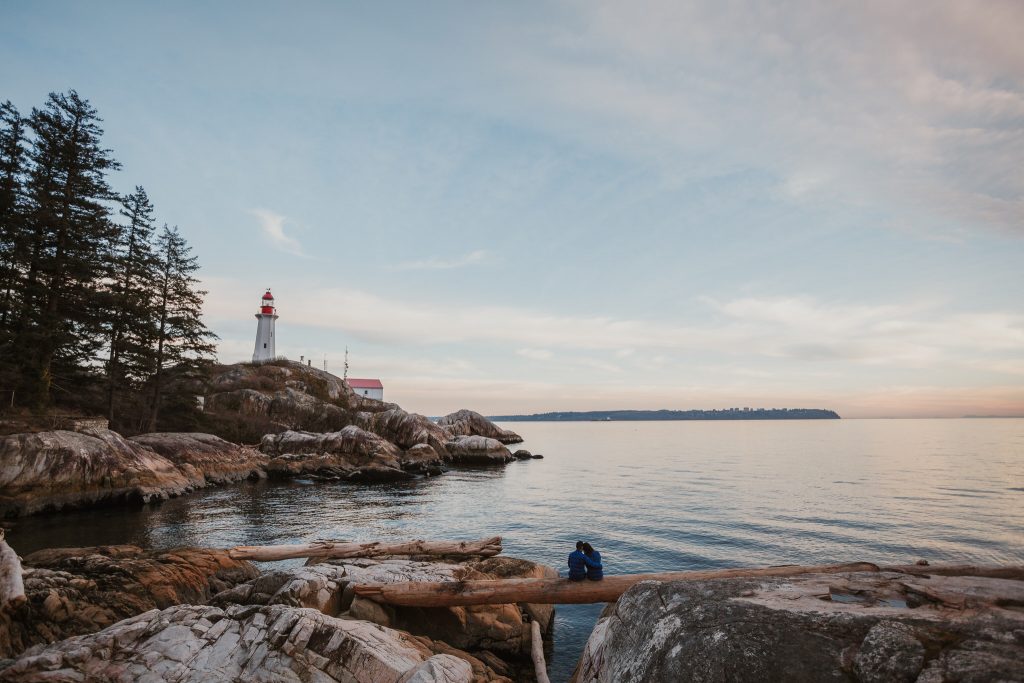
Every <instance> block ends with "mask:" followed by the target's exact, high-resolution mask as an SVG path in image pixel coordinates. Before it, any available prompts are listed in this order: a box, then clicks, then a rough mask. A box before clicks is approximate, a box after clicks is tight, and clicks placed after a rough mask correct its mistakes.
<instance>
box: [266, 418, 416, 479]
mask: <svg viewBox="0 0 1024 683" xmlns="http://www.w3.org/2000/svg"><path fill="white" fill-rule="evenodd" d="M260 450H261V451H263V453H265V454H266V455H267V456H269V457H270V460H269V461H268V462H267V465H266V467H267V472H268V473H269V474H270V475H271V476H296V475H301V474H312V475H315V476H318V477H323V478H331V479H347V480H350V481H395V480H401V479H410V478H412V477H413V474H412V473H411V472H407V471H405V470H404V469H403V468H402V464H403V462H412V464H415V465H419V463H418V462H417V461H415V460H414V461H410V460H409V459H408V457H407V456H406V454H405V453H403V452H402V450H401V449H400V448H398V447H397V446H395V445H394V444H392V443H389V442H388V441H385V440H384V439H382V438H381V437H379V436H377V435H376V434H373V433H371V432H367V431H365V430H363V429H360V428H359V427H356V426H354V425H350V426H348V427H345V428H344V429H341V430H339V431H336V432H328V433H326V434H314V433H312V432H293V431H287V432H283V433H281V434H267V435H265V436H264V437H263V440H262V441H261V442H260Z"/></svg>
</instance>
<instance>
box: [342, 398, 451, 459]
mask: <svg viewBox="0 0 1024 683" xmlns="http://www.w3.org/2000/svg"><path fill="white" fill-rule="evenodd" d="M361 417H362V419H361V420H360V422H359V426H360V427H362V428H363V429H365V430H367V431H370V432H373V433H374V434H378V435H380V436H382V437H384V438H385V439H387V440H388V441H390V442H391V443H393V444H395V445H396V446H398V447H399V448H412V447H413V446H415V445H417V444H421V443H423V444H427V445H428V446H430V447H431V448H433V449H434V452H436V453H437V454H438V455H440V456H441V457H442V458H447V456H448V451H447V449H446V443H447V442H448V439H449V438H450V437H449V435H448V432H446V431H445V430H444V429H442V428H441V427H439V426H438V425H436V424H434V423H433V422H431V421H430V419H429V418H427V417H426V416H424V415H419V414H417V413H407V412H406V411H404V410H402V409H401V408H399V407H398V406H396V405H394V404H391V405H390V407H389V408H388V409H387V410H384V411H380V412H375V413H365V414H363V415H362V416H361Z"/></svg>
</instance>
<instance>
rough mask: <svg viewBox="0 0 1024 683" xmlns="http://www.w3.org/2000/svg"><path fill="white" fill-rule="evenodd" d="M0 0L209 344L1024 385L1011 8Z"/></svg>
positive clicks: (906, 393)
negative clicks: (104, 162)
mask: <svg viewBox="0 0 1024 683" xmlns="http://www.w3.org/2000/svg"><path fill="white" fill-rule="evenodd" d="M720 5H721V4H720V3H714V2H710V1H703V2H691V3H678V2H668V1H665V2H641V3H611V2H607V3H606V2H594V3H576V2H564V3H562V2H550V3H547V2H545V3H528V4H521V3H516V4H509V5H506V4H496V5H490V4H454V3H434V4H431V5H429V6H427V5H421V4H413V3H410V4H407V5H395V4H392V5H357V4H352V5H345V4H338V3H327V2H305V3H296V4H289V5H283V4H279V3H269V2H245V3H242V2H222V3H216V4H207V3H198V2H180V3H174V4H173V5H163V6H160V5H149V4H143V3H132V2H104V3H76V2H61V1H53V2H38V3H14V2H7V3H3V4H0V59H2V61H3V64H4V65H5V68H4V70H3V72H2V73H0V101H2V100H5V99H10V100H11V101H12V102H13V103H14V104H15V105H16V106H17V107H18V108H19V109H21V111H22V112H23V113H26V114H27V113H28V111H29V110H30V109H31V108H32V107H33V106H41V105H42V104H43V102H44V101H45V99H46V96H47V93H48V92H51V91H63V90H67V89H71V88H74V89H77V90H78V92H79V93H80V94H81V95H82V96H83V97H85V98H87V99H89V100H90V102H91V103H92V104H93V105H94V106H95V107H96V108H97V109H98V110H99V113H100V116H102V117H103V118H104V127H105V130H106V134H105V138H104V142H105V145H106V146H107V147H109V148H111V149H112V150H113V151H114V154H115V156H116V158H117V159H118V160H119V161H121V162H122V164H123V168H122V169H121V170H120V171H117V172H115V173H113V174H112V175H111V182H112V185H113V186H114V187H115V189H117V190H118V191H120V192H129V191H131V190H132V189H133V188H134V186H135V185H136V184H140V185H143V186H144V187H145V188H146V190H147V192H148V193H149V196H150V197H151V198H152V200H153V203H154V204H155V207H156V212H155V213H156V216H157V219H158V221H159V222H161V223H163V222H167V223H169V224H171V225H178V226H179V227H180V230H181V233H182V234H183V235H184V236H185V237H186V238H187V239H188V241H189V243H190V244H192V245H193V247H194V249H195V253H196V254H197V256H198V257H199V259H200V263H201V264H202V277H203V281H204V285H205V287H206V288H207V289H208V290H209V295H208V297H207V305H206V321H207V324H208V325H209V326H210V327H211V328H212V329H213V330H214V331H215V332H216V333H217V334H219V335H220V337H221V341H220V345H219V357H220V360H221V361H222V362H236V361H245V360H249V359H250V358H251V356H252V353H253V344H254V339H255V334H256V320H255V318H254V314H255V313H256V310H257V306H258V304H259V301H260V296H261V295H262V294H263V292H264V291H265V289H266V288H267V287H270V288H271V289H272V290H273V293H274V296H275V300H276V306H277V309H278V314H279V315H280V319H279V320H278V321H277V324H276V344H277V349H276V351H277V353H278V354H282V355H285V356H288V357H290V358H292V359H295V360H298V358H299V356H300V355H302V356H305V357H307V358H311V359H313V363H314V365H318V366H322V360H323V358H324V356H326V357H327V359H328V369H329V370H331V371H333V372H335V373H336V374H338V375H341V373H342V365H343V362H344V353H345V348H346V347H348V348H349V349H350V363H351V370H350V374H352V375H353V376H357V377H379V378H380V379H381V380H382V382H383V384H384V387H385V390H384V391H385V397H386V398H387V399H388V400H389V401H394V402H397V403H399V404H400V405H402V406H403V407H404V408H406V409H408V410H413V411H416V412H420V413H425V414H430V415H439V414H445V413H448V412H451V411H453V410H456V409H458V408H470V409H473V410H477V411H479V412H481V413H485V414H515V413H542V412H549V411H587V410H624V409H652V410H653V409H661V408H666V409H674V410H687V409H715V408H731V407H744V406H750V407H753V408H758V407H764V408H770V407H779V408H824V409H832V410H835V411H837V412H839V414H840V415H842V416H843V417H925V416H949V417H959V416H963V415H1011V414H1012V415H1021V414H1024V305H1022V303H1021V302H1022V301H1024V267H1022V264H1024V172H1022V171H1021V160H1022V159H1024V42H1022V41H1021V40H1020V30H1021V27H1022V26H1024V4H1021V3H1019V2H1013V1H1010V0H1006V1H994V0H983V1H977V2H966V1H954V0H939V1H936V2H933V3H914V2H880V1H873V0H869V1H868V2H863V3H855V4H851V5H838V4H832V3H813V2H796V1H794V2H781V3H775V4H772V3H767V4H766V3H755V2H746V3H732V4H730V5H729V6H728V7H722V6H720Z"/></svg>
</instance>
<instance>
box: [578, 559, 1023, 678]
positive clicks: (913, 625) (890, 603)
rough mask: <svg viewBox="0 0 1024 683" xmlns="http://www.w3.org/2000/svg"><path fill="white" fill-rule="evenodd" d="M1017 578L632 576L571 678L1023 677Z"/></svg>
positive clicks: (1020, 594) (1020, 600)
mask: <svg viewBox="0 0 1024 683" xmlns="http://www.w3.org/2000/svg"><path fill="white" fill-rule="evenodd" d="M1022 604H1024V581H1022V580H1020V578H1019V577H1018V578H1017V579H1005V578H991V577H988V576H940V575H931V576H928V575H908V574H902V573H896V572H881V573H861V574H857V573H853V574H832V575H813V574H811V575H805V576H799V577H793V578H788V579H781V578H780V579H769V580H761V581H756V580H750V579H721V580H717V581H700V582H666V583H658V582H653V581H648V582H643V583H639V584H637V585H635V586H634V587H632V588H630V589H629V590H628V591H626V593H624V594H623V595H622V597H621V598H619V600H618V602H617V603H615V604H613V605H609V606H608V607H607V608H606V609H605V611H604V613H603V614H602V615H601V618H600V619H599V620H598V622H597V625H596V626H595V627H594V630H593V632H592V634H591V636H590V639H589V641H588V642H587V645H586V648H585V649H584V652H583V655H582V657H581V659H580V663H579V665H578V667H577V671H576V674H575V675H574V678H573V680H574V681H576V682H577V683H590V682H593V681H690V680H693V681H711V682H714V681H735V682H738V683H743V682H744V681H750V682H752V683H753V682H754V681H861V682H863V683H874V682H883V681H885V682H888V681H918V682H919V683H926V682H927V683H940V682H943V681H950V682H951V681H1024V668H1022V667H1021V662H1024V638H1021V636H1020V634H1021V633H1024V612H1021V610H1020V605H1022Z"/></svg>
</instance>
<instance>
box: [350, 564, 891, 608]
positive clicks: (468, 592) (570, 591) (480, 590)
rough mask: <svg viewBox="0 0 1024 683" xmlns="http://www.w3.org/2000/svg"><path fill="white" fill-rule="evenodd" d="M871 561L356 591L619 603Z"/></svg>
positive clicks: (443, 600)
mask: <svg viewBox="0 0 1024 683" xmlns="http://www.w3.org/2000/svg"><path fill="white" fill-rule="evenodd" d="M877 571H879V568H878V565H874V564H871V563H869V562H857V563H853V564H831V565H823V566H812V567H803V566H798V565H787V566H784V567H767V568H759V569H758V568H742V569H713V570H700V571H687V572H664V573H660V574H618V575H615V574H612V575H605V577H604V579H602V580H601V581H585V580H584V581H569V580H568V579H561V578H560V579H489V580H485V581H446V582H412V581H410V582H407V583H391V584H363V585H356V586H354V588H355V592H356V595H359V596H362V597H364V598H369V599H370V600H374V601H376V602H380V603H385V604H388V605H402V606H406V607H454V606H460V605H493V604H502V603H537V604H578V603H588V602H615V601H616V600H618V599H619V596H620V595H622V594H623V593H625V592H626V590H627V589H629V588H630V587H631V586H633V585H634V584H637V583H639V582H641V581H706V580H708V579H729V578H757V577H776V576H798V575H800V574H836V573H840V572H877Z"/></svg>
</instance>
